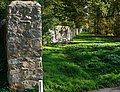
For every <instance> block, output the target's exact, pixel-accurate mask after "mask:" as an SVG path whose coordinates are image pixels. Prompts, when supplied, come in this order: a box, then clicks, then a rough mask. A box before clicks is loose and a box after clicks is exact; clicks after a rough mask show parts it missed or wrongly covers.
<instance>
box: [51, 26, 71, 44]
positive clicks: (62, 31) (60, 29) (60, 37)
mask: <svg viewBox="0 0 120 92" xmlns="http://www.w3.org/2000/svg"><path fill="white" fill-rule="evenodd" d="M49 32H50V33H51V36H52V42H53V43H56V42H66V41H70V40H71V29H70V27H69V26H60V25H59V26H56V27H55V28H54V29H52V30H49Z"/></svg>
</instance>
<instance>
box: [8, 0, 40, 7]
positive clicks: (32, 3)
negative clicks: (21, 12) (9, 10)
mask: <svg viewBox="0 0 120 92" xmlns="http://www.w3.org/2000/svg"><path fill="white" fill-rule="evenodd" d="M21 4H23V5H30V6H39V7H41V5H40V4H39V3H38V2H37V1H12V2H11V4H10V5H9V6H15V5H21Z"/></svg>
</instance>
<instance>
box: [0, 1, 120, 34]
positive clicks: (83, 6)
mask: <svg viewBox="0 0 120 92" xmlns="http://www.w3.org/2000/svg"><path fill="white" fill-rule="evenodd" d="M11 1H12V0H1V1H0V21H1V20H2V19H3V18H6V16H7V5H8V4H9V3H10V2H11ZM37 1H38V2H39V3H40V4H41V6H42V22H43V34H45V33H46V32H48V29H52V28H54V27H55V26H57V25H64V26H70V27H72V28H85V27H87V28H88V29H89V32H92V33H96V34H103V35H109V36H120V22H119V21H120V1H119V0H37Z"/></svg>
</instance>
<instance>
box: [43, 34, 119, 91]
mask: <svg viewBox="0 0 120 92" xmlns="http://www.w3.org/2000/svg"><path fill="white" fill-rule="evenodd" d="M43 75H44V76H43V77H44V91H45V92H86V91H88V90H89V91H90V90H93V89H99V88H105V87H113V86H120V42H118V41H113V40H111V39H110V38H103V37H96V36H94V35H93V34H88V33H81V34H80V35H78V36H77V37H75V38H74V39H73V41H71V42H69V43H67V44H53V45H51V46H45V47H43Z"/></svg>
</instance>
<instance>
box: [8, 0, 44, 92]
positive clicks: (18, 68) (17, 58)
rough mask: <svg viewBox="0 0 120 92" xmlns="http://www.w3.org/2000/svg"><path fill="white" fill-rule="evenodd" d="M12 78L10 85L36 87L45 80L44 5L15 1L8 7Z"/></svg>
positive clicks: (9, 71) (16, 88)
mask: <svg viewBox="0 0 120 92" xmlns="http://www.w3.org/2000/svg"><path fill="white" fill-rule="evenodd" d="M7 28H8V33H7V48H8V67H9V68H8V81H9V84H10V88H12V89H15V90H19V89H29V88H30V89H32V88H33V87H34V86H36V85H38V81H39V80H42V56H41V47H42V21H41V6H40V4H39V3H37V2H36V1H12V2H11V4H10V5H9V6H8V26H7Z"/></svg>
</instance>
